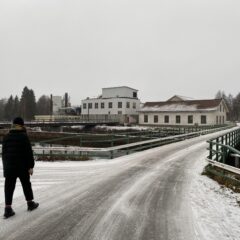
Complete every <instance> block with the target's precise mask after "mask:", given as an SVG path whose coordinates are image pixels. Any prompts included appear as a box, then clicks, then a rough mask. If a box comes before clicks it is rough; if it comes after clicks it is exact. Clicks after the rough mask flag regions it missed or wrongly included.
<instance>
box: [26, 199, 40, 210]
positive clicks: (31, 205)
mask: <svg viewBox="0 0 240 240" xmlns="http://www.w3.org/2000/svg"><path fill="white" fill-rule="evenodd" d="M27 205H28V211H33V210H34V209H36V208H38V206H39V203H36V202H34V201H29V202H27Z"/></svg>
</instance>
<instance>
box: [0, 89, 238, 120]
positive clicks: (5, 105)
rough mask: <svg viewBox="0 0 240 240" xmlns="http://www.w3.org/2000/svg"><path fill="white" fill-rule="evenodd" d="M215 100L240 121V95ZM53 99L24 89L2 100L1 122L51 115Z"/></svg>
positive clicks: (230, 115) (0, 101)
mask: <svg viewBox="0 0 240 240" xmlns="http://www.w3.org/2000/svg"><path fill="white" fill-rule="evenodd" d="M215 98H223V99H224V100H225V101H226V104H227V106H228V109H229V113H228V120H229V121H240V93H238V94H237V95H236V96H233V95H232V94H229V95H226V94H225V92H224V91H221V90H219V91H218V92H217V93H216V95H215ZM50 114H51V99H50V97H48V96H46V95H42V96H41V97H40V98H39V99H38V100H37V101H36V97H35V94H34V91H33V90H32V89H28V87H24V89H23V91H22V95H21V97H20V98H19V97H18V96H13V95H11V96H10V97H9V98H8V99H0V120H5V121H11V120H12V119H13V118H15V117H17V116H21V117H23V118H24V119H25V120H28V121H29V120H33V119H34V116H35V115H50Z"/></svg>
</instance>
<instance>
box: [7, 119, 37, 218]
mask: <svg viewBox="0 0 240 240" xmlns="http://www.w3.org/2000/svg"><path fill="white" fill-rule="evenodd" d="M2 161H3V173H4V177H5V187H4V191H5V204H6V205H5V212H4V217H5V218H9V217H11V216H13V215H15V212H14V211H13V209H12V199H13V193H14V189H15V185H16V180H17V178H19V179H20V181H21V184H22V187H23V192H24V195H25V199H26V201H27V205H28V210H29V211H32V210H34V209H36V208H37V207H38V206H39V204H38V203H36V202H34V201H33V199H34V198H33V191H32V186H31V182H30V175H32V174H33V168H34V158H33V151H32V147H31V143H30V141H29V138H28V136H27V132H26V129H25V127H24V121H23V119H22V118H20V117H17V118H15V119H14V120H13V125H12V128H11V130H10V131H9V133H8V134H7V135H6V136H5V137H4V139H3V143H2Z"/></svg>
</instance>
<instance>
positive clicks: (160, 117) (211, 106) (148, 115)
mask: <svg viewBox="0 0 240 240" xmlns="http://www.w3.org/2000/svg"><path fill="white" fill-rule="evenodd" d="M228 111H229V110H228V107H227V104H226V103H225V101H224V99H209V100H193V99H190V98H186V97H181V96H178V95H175V96H173V97H171V98H170V99H168V100H167V101H165V102H146V103H145V104H144V105H143V107H142V108H141V109H140V110H139V124H141V125H164V126H166V125H169V126H173V125H174V126H176V125H177V126H194V125H199V126H205V125H222V124H225V122H226V117H227V113H228Z"/></svg>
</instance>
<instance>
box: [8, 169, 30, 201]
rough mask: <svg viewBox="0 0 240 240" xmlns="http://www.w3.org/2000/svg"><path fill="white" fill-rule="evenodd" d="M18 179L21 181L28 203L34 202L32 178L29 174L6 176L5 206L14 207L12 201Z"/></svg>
mask: <svg viewBox="0 0 240 240" xmlns="http://www.w3.org/2000/svg"><path fill="white" fill-rule="evenodd" d="M17 178H19V179H20V181H21V184H22V188H23V192H24V195H25V199H26V201H31V200H33V191H32V185H31V182H30V176H29V173H28V172H26V173H21V174H17V175H16V174H15V175H13V176H6V177H5V189H4V190H5V204H6V205H12V199H13V193H14V190H15V186H16V181H17Z"/></svg>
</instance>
